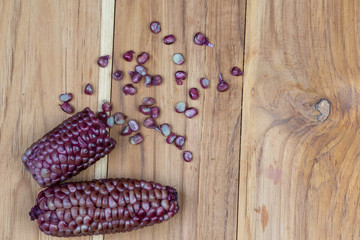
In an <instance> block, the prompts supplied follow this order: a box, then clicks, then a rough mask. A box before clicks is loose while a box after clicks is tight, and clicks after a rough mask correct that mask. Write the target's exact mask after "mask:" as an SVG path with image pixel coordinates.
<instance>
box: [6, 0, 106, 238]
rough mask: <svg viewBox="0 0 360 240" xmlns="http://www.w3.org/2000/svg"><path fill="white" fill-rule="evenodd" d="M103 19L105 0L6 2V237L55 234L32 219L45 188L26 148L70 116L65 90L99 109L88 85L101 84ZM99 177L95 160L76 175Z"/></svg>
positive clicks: (79, 103) (80, 105)
mask: <svg viewBox="0 0 360 240" xmlns="http://www.w3.org/2000/svg"><path fill="white" fill-rule="evenodd" d="M100 18H101V1H0V29H1V34H0V56H1V58H0V65H1V71H0V74H1V75H0V76H1V77H0V91H1V94H0V99H1V102H0V152H1V154H2V160H1V161H0V169H1V174H0V182H1V183H2V186H1V188H0V196H1V197H0V212H1V218H0V239H4V240H13V239H52V238H50V237H47V236H46V235H44V234H42V233H40V232H39V230H38V226H37V223H36V222H33V221H30V218H29V215H28V212H29V210H30V209H31V207H32V206H33V205H34V203H35V202H34V201H35V198H36V196H37V193H38V192H39V191H40V190H41V188H40V187H39V186H38V185H37V183H36V182H35V181H34V180H33V179H32V176H31V175H30V174H29V173H28V172H26V171H25V170H24V167H23V164H22V162H21V155H22V154H23V152H24V151H25V149H26V148H27V147H28V146H29V145H30V144H32V143H33V142H34V141H36V140H37V139H39V138H40V137H41V136H42V135H44V134H45V133H46V132H48V131H49V130H51V129H52V128H53V127H55V126H56V125H57V124H58V123H59V122H61V121H62V120H64V119H65V118H67V117H68V116H69V115H67V114H65V113H63V112H62V111H61V109H60V108H59V106H58V103H59V100H58V96H59V94H60V93H63V92H72V93H74V99H73V100H72V101H71V103H72V104H73V105H74V107H75V109H76V110H81V109H82V108H84V107H86V106H90V107H91V108H94V109H96V108H97V105H98V101H97V97H96V96H85V95H84V94H83V89H84V86H85V85H86V83H88V82H90V83H91V84H93V86H94V89H98V87H99V84H98V77H99V72H98V67H97V65H96V59H97V57H98V56H99V52H100ZM89 26H91V27H89ZM93 177H94V167H91V168H89V169H87V170H86V171H84V172H82V173H81V174H80V175H78V176H76V177H74V178H72V180H73V181H79V180H85V179H92V178H93ZM54 239H55V238H54ZM56 239H59V238H56ZM78 239H83V240H84V239H92V237H81V238H78Z"/></svg>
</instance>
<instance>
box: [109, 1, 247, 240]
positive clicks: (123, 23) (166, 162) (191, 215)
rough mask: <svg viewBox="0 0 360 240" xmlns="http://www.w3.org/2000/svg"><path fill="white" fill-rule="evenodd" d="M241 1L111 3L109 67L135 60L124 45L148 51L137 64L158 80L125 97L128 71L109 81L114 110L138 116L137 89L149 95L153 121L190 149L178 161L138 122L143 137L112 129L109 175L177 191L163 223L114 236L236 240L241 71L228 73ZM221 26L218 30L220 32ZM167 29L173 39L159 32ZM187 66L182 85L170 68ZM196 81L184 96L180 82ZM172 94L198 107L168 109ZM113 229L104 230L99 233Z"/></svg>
mask: <svg viewBox="0 0 360 240" xmlns="http://www.w3.org/2000/svg"><path fill="white" fill-rule="evenodd" d="M244 4H245V2H244V1H226V2H219V1H196V2H195V1H171V2H169V1H155V0H152V1H139V0H135V1H134V0H122V1H117V2H116V12H115V18H116V19H115V41H114V63H113V64H114V65H113V69H114V71H115V70H117V69H120V70H123V71H124V72H125V73H126V72H127V71H129V70H132V69H133V68H134V66H135V65H136V62H135V61H134V60H133V61H132V62H131V63H128V62H125V61H124V60H123V59H122V54H123V53H124V52H125V51H128V50H131V49H133V50H135V51H136V53H137V54H139V53H140V52H142V51H147V52H149V53H150V60H149V62H147V63H146V64H145V66H146V67H147V68H148V71H149V73H150V74H160V75H162V76H163V84H162V85H161V86H158V87H151V88H145V87H144V86H143V82H141V83H140V84H138V85H136V88H137V90H138V93H137V94H136V95H134V96H125V95H124V94H123V93H122V92H121V89H122V87H123V86H124V85H125V84H128V83H130V78H129V76H128V74H126V77H125V78H124V79H123V80H122V81H120V82H116V81H114V82H113V87H112V103H113V106H114V112H116V111H122V112H124V113H126V114H127V115H128V116H129V118H134V119H136V120H138V121H139V122H142V121H143V120H144V118H145V116H143V115H141V114H140V113H139V112H138V111H137V106H138V105H139V104H140V103H141V100H142V98H143V97H145V96H152V97H155V99H156V100H157V105H158V106H159V107H160V109H161V114H160V117H159V119H158V123H164V122H167V123H170V124H171V125H172V127H173V131H174V132H176V133H177V134H182V135H186V137H187V142H186V147H185V148H186V149H188V150H191V151H193V153H194V160H193V162H191V163H185V162H184V161H183V160H182V152H181V151H179V150H177V149H176V148H175V146H171V145H167V144H166V143H165V139H164V137H162V136H161V134H160V133H158V132H155V131H153V130H149V129H145V128H142V129H141V132H142V134H143V135H144V136H145V141H144V143H143V144H141V145H137V146H132V145H130V144H129V137H120V136H119V131H120V128H119V130H115V129H114V130H112V137H114V138H115V139H116V141H117V142H118V147H117V148H116V149H115V150H114V152H112V153H111V154H110V156H109V171H108V175H109V177H131V178H137V179H139V178H143V179H147V180H153V181H156V182H160V183H162V184H166V185H170V186H174V187H175V188H176V189H177V190H178V191H179V201H180V212H179V214H178V215H177V216H175V217H174V218H173V219H170V221H168V222H166V223H162V224H159V225H155V226H152V227H150V228H144V229H141V230H138V231H134V232H130V233H125V234H122V235H121V237H122V239H134V240H135V239H156V240H158V239H236V227H237V225H236V220H237V190H238V175H239V157H240V156H239V150H240V149H239V146H240V126H241V120H240V119H241V118H240V115H241V96H242V94H241V93H242V78H241V77H231V75H230V73H229V72H230V69H231V67H232V66H234V65H238V66H242V59H243V48H242V46H243V42H244V41H243V40H244V39H243V36H244V9H245V5H244ZM153 20H158V21H160V22H161V26H162V31H161V33H159V34H152V33H151V32H150V30H149V24H150V22H151V21H153ZM198 31H202V32H204V33H206V34H207V35H208V36H209V38H210V40H211V41H212V42H213V43H214V44H215V48H207V47H204V46H197V45H195V44H194V43H193V36H194V35H195V33H196V32H198ZM220 33H221V34H220ZM168 34H174V35H175V36H176V38H177V40H176V42H175V43H174V44H173V45H169V46H168V45H165V44H163V43H162V38H163V37H164V36H165V35H168ZM176 52H181V53H183V54H184V56H185V64H184V65H182V66H176V65H175V64H174V63H172V55H173V54H174V53H176ZM137 54H135V55H134V57H135V58H136V56H137ZM178 70H185V71H187V72H188V78H187V80H185V81H184V85H182V86H177V85H176V83H175V80H174V73H175V71H178ZM220 72H223V73H224V77H225V78H226V79H231V83H230V84H231V88H230V90H229V91H228V92H226V93H218V92H217V91H216V85H217V81H218V80H217V76H218V74H219V73H220ZM204 76H206V77H207V78H209V79H210V80H211V88H210V89H207V90H203V89H202V88H201V87H200V84H199V79H200V78H201V77H204ZM190 87H197V88H199V90H200V99H199V100H197V101H193V100H190V99H189V97H188V93H187V91H188V89H189V88H190ZM178 101H187V102H188V103H189V105H191V106H194V107H197V108H198V109H199V115H198V116H196V117H195V118H193V119H191V120H189V119H187V118H185V116H184V115H179V114H177V113H175V111H174V110H173V107H174V104H175V103H176V102H178ZM118 237H119V236H118V235H116V234H115V235H107V236H105V239H106V240H112V239H117V238H118Z"/></svg>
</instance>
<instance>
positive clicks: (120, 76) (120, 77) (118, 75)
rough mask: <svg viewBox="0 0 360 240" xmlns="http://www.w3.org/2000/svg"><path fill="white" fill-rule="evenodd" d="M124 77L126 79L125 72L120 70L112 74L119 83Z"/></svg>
mask: <svg viewBox="0 0 360 240" xmlns="http://www.w3.org/2000/svg"><path fill="white" fill-rule="evenodd" d="M123 77H124V74H123V72H122V71H120V70H118V71H116V72H114V73H113V74H112V78H113V79H115V80H117V81H120V80H121V79H123Z"/></svg>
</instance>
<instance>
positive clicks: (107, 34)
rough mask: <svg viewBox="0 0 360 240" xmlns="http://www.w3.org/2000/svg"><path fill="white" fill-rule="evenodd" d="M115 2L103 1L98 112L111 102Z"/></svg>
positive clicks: (98, 173)
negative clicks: (103, 62)
mask: <svg viewBox="0 0 360 240" xmlns="http://www.w3.org/2000/svg"><path fill="white" fill-rule="evenodd" d="M114 24H115V0H102V3H101V25H100V28H101V29H100V55H99V56H103V55H110V61H109V64H108V67H106V68H99V90H98V110H99V111H101V102H102V101H103V100H106V101H108V102H110V100H111V73H112V58H113V50H114ZM107 169H108V156H105V157H103V158H102V159H100V160H99V161H98V162H97V163H96V164H95V170H94V171H95V178H106V177H107ZM92 239H93V240H103V239H104V235H97V236H93V238H92Z"/></svg>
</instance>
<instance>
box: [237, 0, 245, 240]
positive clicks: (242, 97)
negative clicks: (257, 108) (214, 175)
mask: <svg viewBox="0 0 360 240" xmlns="http://www.w3.org/2000/svg"><path fill="white" fill-rule="evenodd" d="M244 15H245V16H244V44H243V64H242V69H243V76H242V83H241V84H242V87H241V92H242V94H241V111H240V114H241V117H240V121H241V127H240V151H239V168H238V169H239V173H238V193H237V217H236V220H237V221H236V239H237V240H239V212H240V177H241V176H240V173H241V169H240V168H241V153H242V134H243V116H244V115H243V110H244V85H245V84H244V83H245V49H246V26H247V25H246V19H247V0H245V13H244ZM246 174H247V171H246ZM246 179H247V178H246ZM245 186H246V187H247V184H246V185H245ZM246 193H247V190H246ZM246 202H247V195H246ZM246 205H247V204H246ZM245 211H246V207H245ZM245 216H246V212H245Z"/></svg>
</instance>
